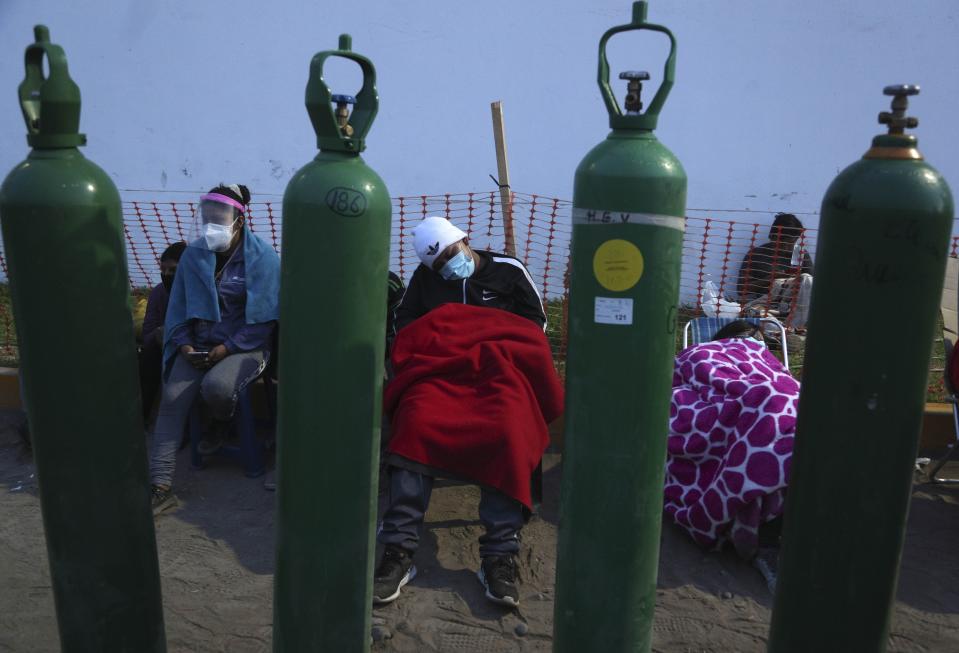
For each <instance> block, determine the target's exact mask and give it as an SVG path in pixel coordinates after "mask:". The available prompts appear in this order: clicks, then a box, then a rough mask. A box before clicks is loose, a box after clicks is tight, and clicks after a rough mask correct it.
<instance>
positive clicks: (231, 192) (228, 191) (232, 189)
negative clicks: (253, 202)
mask: <svg viewBox="0 0 959 653" xmlns="http://www.w3.org/2000/svg"><path fill="white" fill-rule="evenodd" d="M236 189H239V191H240V192H239V193H238V192H237V191H236ZM210 192H211V193H217V194H218V195H226V196H227V197H229V198H230V199H231V200H236V201H237V202H239V203H240V204H242V205H243V206H248V205H249V204H250V189H249V188H247V187H246V186H244V185H243V184H231V185H229V186H227V185H226V184H222V183H221V184H220V185H219V186H217V187H216V188H211V189H210Z"/></svg>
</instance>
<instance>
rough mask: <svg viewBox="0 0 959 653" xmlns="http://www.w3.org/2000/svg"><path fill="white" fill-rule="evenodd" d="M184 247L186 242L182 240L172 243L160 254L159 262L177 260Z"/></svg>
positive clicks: (181, 254)
mask: <svg viewBox="0 0 959 653" xmlns="http://www.w3.org/2000/svg"><path fill="white" fill-rule="evenodd" d="M185 249H186V243H185V242H183V241H182V240H181V241H180V242H178V243H173V244H172V245H170V246H169V247H167V248H166V249H165V250H163V253H162V254H160V262H161V263H162V262H163V261H179V260H180V257H181V256H183V250H185Z"/></svg>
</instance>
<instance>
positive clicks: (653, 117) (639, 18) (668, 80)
mask: <svg viewBox="0 0 959 653" xmlns="http://www.w3.org/2000/svg"><path fill="white" fill-rule="evenodd" d="M647 10H648V4H647V2H646V0H638V1H637V2H634V3H633V18H632V21H631V22H630V23H629V24H627V25H618V26H616V27H613V28H611V29H609V30H607V31H606V33H605V34H603V37H602V38H601V39H600V40H599V72H598V73H597V75H596V81H597V82H598V83H599V90H600V93H601V94H602V96H603V101H604V102H605V103H606V111H607V112H608V113H609V126H610V127H611V128H612V129H642V130H646V131H651V130H653V129H656V125H657V123H658V122H659V112H660V111H661V110H662V108H663V104H664V103H665V102H666V98H667V96H669V91H670V90H671V89H672V88H673V83H674V82H675V79H676V37H674V36H673V33H672V32H670V31H669V29H667V28H666V27H663V26H662V25H654V24H653V23H648V22H646V13H647ZM639 30H647V31H650V32H660V33H662V34H665V35H666V36H667V37H669V55H668V56H667V57H666V63H665V65H664V67H663V81H662V83H661V84H660V85H659V89H657V91H656V95H655V96H653V101H652V102H650V103H649V107H648V108H647V109H646V112H645V113H640V110H641V108H642V103H641V102H640V101H639V97H638V94H637V96H636V97H635V98H631V97H630V95H631V94H630V93H629V92H627V106H626V113H625V114H624V113H623V110H622V109H620V107H619V104H618V103H617V102H616V98H615V97H614V95H613V91H612V89H611V88H610V86H609V61H608V60H607V58H606V43H607V42H608V41H609V39H610V37H612V36H613V35H615V34H619V33H621V32H629V31H639ZM625 74H629V75H634V74H636V75H642V74H643V71H635V72H634V71H629V72H628V73H623V74H621V75H620V79H627V80H629V82H630V88H631V86H632V84H633V83H634V82H635V83H636V84H637V85H638V84H639V82H640V81H642V80H640V79H639V78H638V77H637V78H633V77H623V75H625ZM646 75H647V77H646V78H647V79H648V78H649V77H648V73H646ZM637 104H638V106H639V108H635V107H636V106H637Z"/></svg>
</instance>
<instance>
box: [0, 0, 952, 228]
mask: <svg viewBox="0 0 959 653" xmlns="http://www.w3.org/2000/svg"><path fill="white" fill-rule="evenodd" d="M650 5H651V6H650V19H651V20H653V21H656V22H661V23H663V24H665V25H667V26H669V27H670V28H672V29H673V31H674V32H675V33H676V35H677V38H678V40H679V59H678V66H677V85H676V87H675V89H674V91H673V94H672V96H671V97H670V99H669V101H668V102H667V104H666V107H665V110H664V113H663V116H662V119H661V122H660V129H659V132H658V133H659V136H660V138H661V139H662V140H663V141H664V142H665V143H666V144H667V145H668V146H669V147H670V148H672V149H673V150H674V151H675V153H676V154H677V155H678V156H679V158H680V160H681V161H683V164H684V166H685V168H686V171H687V173H688V175H689V206H690V207H692V208H700V209H704V208H705V209H717V208H718V209H750V210H757V211H778V210H792V211H794V212H800V213H803V212H812V213H814V212H816V211H818V208H819V203H820V200H821V198H822V195H823V192H824V191H825V188H826V186H827V185H828V183H829V182H830V180H831V179H832V178H833V177H834V176H835V175H836V173H837V172H838V171H839V170H840V169H841V168H842V167H844V166H845V165H847V164H849V163H851V162H852V161H853V160H855V159H856V158H858V157H860V156H861V155H862V153H863V152H864V151H865V150H866V149H867V147H868V145H869V141H870V138H871V137H872V136H873V135H874V134H876V133H878V132H879V131H880V128H879V125H878V124H876V114H877V113H878V112H879V111H880V110H883V109H885V108H887V107H888V100H887V98H885V97H883V96H882V95H881V90H882V87H883V86H884V85H886V84H891V83H900V82H913V83H918V84H921V85H922V87H923V92H922V94H921V95H920V96H919V97H918V98H915V100H914V102H913V108H912V109H911V113H912V115H916V116H918V117H919V119H920V127H919V129H918V130H917V131H916V133H917V135H918V136H919V138H920V147H921V149H922V151H923V152H924V153H925V155H926V157H927V159H928V160H929V161H930V162H931V163H933V165H935V166H937V167H938V168H939V169H940V170H941V171H942V172H943V174H945V176H946V178H947V179H948V180H949V181H950V182H951V183H952V184H953V186H954V187H955V188H957V189H959V147H957V144H959V126H957V123H959V118H957V116H956V107H957V104H959V74H957V72H959V71H957V62H959V39H957V38H956V37H957V31H959V30H957V27H959V25H957V19H959V3H957V2H955V0H915V1H914V2H910V3H903V2H901V1H899V0H870V1H868V2H867V1H866V0H860V1H852V0H809V1H806V2H796V1H795V0H791V1H787V0H751V1H746V0H729V1H727V2H716V1H715V0H685V1H683V2H678V1H668V0H651V3H650ZM629 15H630V3H629V2H626V1H623V0H618V1H616V2H613V1H610V0H589V1H587V0H580V1H579V2H570V1H567V0H562V1H556V2H545V1H542V0H536V1H529V2H516V1H512V2H510V1H505V0H487V1H486V2H471V3H462V2H443V3H440V2H424V1H423V0H417V1H411V2H387V1H380V0H375V1H373V0H355V1H354V2H349V3H333V2H293V1H291V0H278V1H275V2H262V1H261V2H255V1H253V0H230V1H229V2H228V1H226V0H203V1H200V0H165V1H163V2H142V1H140V2H135V1H132V0H131V1H128V2H121V1H120V0H112V1H111V0H86V1H85V2H74V1H69V0H0V50H2V52H3V55H2V56H0V62H2V63H0V169H2V170H4V171H5V170H7V169H9V168H10V167H12V166H13V165H15V164H16V163H17V162H18V161H19V160H21V159H22V158H23V157H24V156H25V154H26V152H27V147H26V142H25V139H24V134H25V130H24V127H23V123H22V120H21V116H20V112H19V107H18V105H17V102H16V87H17V84H18V83H19V82H20V80H21V78H22V76H23V67H22V53H23V48H24V47H25V46H26V45H27V44H28V43H29V42H30V41H31V40H32V26H33V24H34V23H37V22H43V23H45V24H47V25H48V26H49V27H50V30H51V34H52V39H53V41H54V42H56V43H58V44H61V45H62V46H64V48H65V49H66V52H67V55H68V57H69V61H70V66H71V72H72V74H73V77H74V79H75V80H76V81H77V82H78V84H79V85H80V87H81V90H82V92H83V102H84V104H83V116H82V129H83V131H84V132H86V133H87V134H88V135H89V142H90V145H89V146H88V147H87V148H86V150H85V152H86V154H87V156H89V157H90V158H92V159H93V160H95V161H96V162H98V163H99V164H100V165H101V166H103V167H104V168H105V169H106V170H107V171H108V172H109V173H110V174H111V176H112V177H113V178H114V179H115V181H116V183H117V185H118V186H119V187H120V188H121V189H147V190H149V191H158V190H166V191H171V190H176V191H189V192H196V191H201V190H205V189H206V188H208V187H210V186H212V185H214V184H216V183H217V182H219V181H221V180H223V181H239V182H242V183H246V184H247V185H249V186H250V187H251V189H252V190H253V192H254V194H255V195H258V196H259V197H260V199H267V197H266V195H267V194H280V193H282V191H283V189H284V187H285V185H286V182H287V181H288V180H289V177H290V175H291V173H292V172H293V171H294V170H295V169H296V168H297V167H299V166H300V165H302V164H304V163H305V162H307V161H309V160H310V158H312V156H314V153H315V140H314V135H313V132H312V128H311V126H310V123H309V121H308V118H307V115H306V110H305V108H304V106H303V95H304V89H305V84H306V79H307V73H308V66H309V62H310V58H311V56H312V55H313V54H314V53H315V52H317V51H319V50H322V49H329V48H334V47H335V46H336V43H337V35H338V34H339V33H340V32H343V31H346V32H350V33H351V34H352V35H353V43H354V48H355V49H356V51H358V52H360V53H362V54H365V55H367V56H369V57H370V58H372V59H373V61H374V63H375V64H376V66H377V69H378V73H379V91H380V96H381V108H380V115H379V118H378V119H377V121H376V124H375V125H374V127H373V130H372V132H371V134H370V137H369V140H368V143H369V149H368V151H367V154H366V155H365V156H366V159H367V161H368V162H369V163H370V164H371V165H372V166H374V167H375V168H376V169H377V171H378V172H379V173H380V174H381V175H382V176H383V178H384V179H385V180H386V182H387V184H388V187H389V190H390V192H391V194H393V195H400V194H424V193H443V192H463V191H472V190H488V189H490V188H491V183H490V181H489V179H488V177H487V174H488V173H494V174H495V170H496V166H495V158H494V154H493V148H492V142H491V128H490V117H489V102H490V101H491V100H495V99H502V100H503V101H504V106H505V113H506V120H507V137H508V143H509V151H510V158H511V160H510V163H511V171H512V176H513V187H514V188H515V189H517V190H520V191H525V192H531V193H539V194H542V195H547V196H558V197H562V198H570V196H571V186H572V175H573V171H574V169H575V167H576V164H577V163H578V161H579V159H580V158H581V157H582V156H583V155H584V154H585V153H586V151H587V150H588V149H589V148H590V147H591V146H592V145H594V144H595V143H596V142H597V141H599V140H600V139H602V138H604V137H605V134H606V133H607V122H606V114H605V109H604V107H603V104H602V102H601V100H600V97H599V93H598V90H597V87H596V83H595V74H596V73H595V71H596V44H597V42H598V39H599V37H600V35H601V34H602V32H603V31H604V30H605V29H607V28H609V27H611V26H613V25H616V24H620V23H624V22H627V21H628V19H629ZM664 53H665V48H664V46H663V42H662V41H661V40H657V39H656V37H654V36H650V37H647V38H646V40H642V39H635V38H631V37H622V38H620V39H617V40H614V42H613V44H612V46H611V52H610V54H611V58H612V59H613V72H614V77H615V75H616V74H618V72H619V71H621V70H624V69H628V68H632V69H636V68H644V69H648V70H649V71H650V72H651V73H653V74H654V75H655V78H654V79H657V80H658V77H659V74H660V73H661V71H662V58H663V56H664ZM333 72H336V73H339V74H338V75H336V77H337V79H340V80H343V82H344V83H343V85H341V86H338V87H337V89H336V90H340V91H344V90H345V91H346V92H351V91H354V90H355V89H356V86H358V82H357V79H358V78H357V75H355V74H347V73H348V72H351V71H347V70H344V69H342V68H338V69H337V70H336V71H333ZM615 85H616V87H617V88H620V87H621V84H620V83H619V81H618V80H616V82H615ZM649 97H651V93H650V94H649ZM751 219H752V218H750V220H751ZM762 219H763V220H766V219H767V218H766V217H765V215H764V216H763V217H762ZM806 221H807V224H809V226H814V224H810V222H815V216H810V218H809V219H807V220H806Z"/></svg>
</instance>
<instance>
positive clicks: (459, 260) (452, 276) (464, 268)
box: [440, 251, 476, 281]
mask: <svg viewBox="0 0 959 653" xmlns="http://www.w3.org/2000/svg"><path fill="white" fill-rule="evenodd" d="M475 269H476V263H474V262H473V257H472V256H470V255H469V254H467V253H466V252H463V251H460V252H457V254H456V255H455V256H454V257H453V258H451V259H450V260H448V261H447V262H446V265H444V266H443V267H442V268H440V276H441V277H443V278H444V279H446V280H447V281H455V280H457V279H465V278H467V277H470V276H472V275H473V271H474V270H475Z"/></svg>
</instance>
